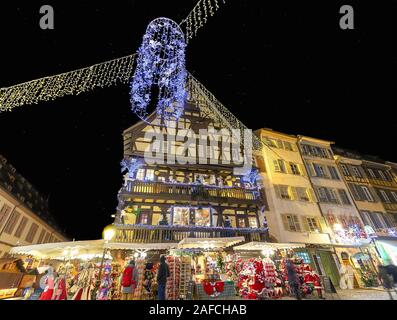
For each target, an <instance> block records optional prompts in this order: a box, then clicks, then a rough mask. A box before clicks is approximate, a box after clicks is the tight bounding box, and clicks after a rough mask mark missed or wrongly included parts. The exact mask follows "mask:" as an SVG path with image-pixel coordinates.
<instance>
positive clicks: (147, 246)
mask: <svg viewBox="0 0 397 320" xmlns="http://www.w3.org/2000/svg"><path fill="white" fill-rule="evenodd" d="M177 246H178V244H177V243H116V242H110V243H106V244H105V247H106V248H108V249H110V250H169V249H175V248H176V247H177Z"/></svg>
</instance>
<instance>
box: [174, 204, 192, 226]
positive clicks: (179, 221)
mask: <svg viewBox="0 0 397 320" xmlns="http://www.w3.org/2000/svg"><path fill="white" fill-rule="evenodd" d="M173 224H174V225H178V226H188V225H189V224H190V208H188V207H175V208H174V209H173Z"/></svg>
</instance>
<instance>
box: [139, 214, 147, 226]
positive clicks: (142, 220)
mask: <svg viewBox="0 0 397 320" xmlns="http://www.w3.org/2000/svg"><path fill="white" fill-rule="evenodd" d="M139 224H142V225H148V224H149V214H148V213H147V212H144V213H140V214H139Z"/></svg>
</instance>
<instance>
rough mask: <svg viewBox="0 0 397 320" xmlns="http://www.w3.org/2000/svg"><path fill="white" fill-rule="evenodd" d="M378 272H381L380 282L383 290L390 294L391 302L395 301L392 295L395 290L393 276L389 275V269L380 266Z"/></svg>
mask: <svg viewBox="0 0 397 320" xmlns="http://www.w3.org/2000/svg"><path fill="white" fill-rule="evenodd" d="M378 270H379V280H380V281H381V282H382V285H383V288H384V289H385V290H386V291H387V293H388V294H389V297H390V300H394V299H393V295H392V290H393V289H394V281H393V276H392V275H391V274H389V273H388V271H387V267H385V266H381V265H379V266H378Z"/></svg>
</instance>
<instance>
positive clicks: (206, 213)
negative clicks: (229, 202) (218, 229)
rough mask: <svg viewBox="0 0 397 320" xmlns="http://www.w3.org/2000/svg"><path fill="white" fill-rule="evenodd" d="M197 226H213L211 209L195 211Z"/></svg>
mask: <svg viewBox="0 0 397 320" xmlns="http://www.w3.org/2000/svg"><path fill="white" fill-rule="evenodd" d="M195 225H196V226H201V227H210V226H211V209H210V208H200V209H196V210H195Z"/></svg>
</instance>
